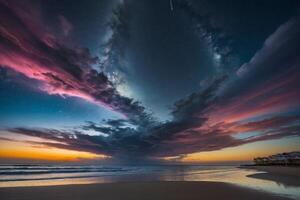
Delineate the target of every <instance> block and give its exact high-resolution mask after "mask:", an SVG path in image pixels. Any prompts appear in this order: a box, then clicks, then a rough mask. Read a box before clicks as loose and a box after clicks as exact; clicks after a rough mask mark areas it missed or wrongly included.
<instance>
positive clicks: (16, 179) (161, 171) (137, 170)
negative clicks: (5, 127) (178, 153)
mask: <svg viewBox="0 0 300 200" xmlns="http://www.w3.org/2000/svg"><path fill="white" fill-rule="evenodd" d="M253 173H257V171H255V170H250V169H239V168H236V167H232V166H139V167H137V166H135V167H133V166H122V167H103V166H59V167H58V166H21V167H20V166H0V187H17V186H41V185H66V184H91V183H109V182H120V181H215V182H226V183H231V184H235V185H239V186H242V187H248V188H252V189H257V190H262V191H266V192H270V193H273V194H276V195H281V196H288V197H292V198H294V199H300V187H287V186H285V185H282V184H277V183H276V182H274V181H269V180H261V179H256V178H250V177H247V175H250V174H253ZM260 173H261V172H260Z"/></svg>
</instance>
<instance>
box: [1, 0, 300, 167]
mask: <svg viewBox="0 0 300 200" xmlns="http://www.w3.org/2000/svg"><path fill="white" fill-rule="evenodd" d="M299 14H300V2H299V1H298V0H286V1H282V0H251V1H240V0H227V1H222V0H199V1H198V0H197V1H196V0H127V1H126V0H102V1H96V0H88V1H73V0H60V1H53V0H49V1H48V0H43V1H36V0H32V1H25V0H20V1H17V0H16V1H13V0H0V160H1V162H8V161H20V160H21V161H24V160H27V161H30V162H31V161H32V162H33V161H37V160H44V161H45V160H46V161H85V160H88V161H93V162H94V161H97V162H98V161H100V162H101V161H112V160H113V161H122V162H138V161H141V162H151V161H153V162H154V161H155V162H168V161H170V162H173V161H174V162H231V161H238V162H242V161H249V160H251V159H252V158H253V157H255V156H262V155H269V154H272V153H279V152H284V151H296V150H300V137H299V136H300V90H299V86H300V56H299V52H300V16H299Z"/></svg>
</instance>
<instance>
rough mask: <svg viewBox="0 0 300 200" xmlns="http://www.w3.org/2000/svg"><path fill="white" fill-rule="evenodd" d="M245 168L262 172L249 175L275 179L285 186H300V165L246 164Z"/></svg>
mask: <svg viewBox="0 0 300 200" xmlns="http://www.w3.org/2000/svg"><path fill="white" fill-rule="evenodd" d="M243 168H248V169H255V170H258V171H260V172H266V173H254V174H250V175H248V177H252V178H258V179H264V180H270V181H275V182H276V183H278V184H283V185H285V186H294V187H300V167H289V166H246V167H243Z"/></svg>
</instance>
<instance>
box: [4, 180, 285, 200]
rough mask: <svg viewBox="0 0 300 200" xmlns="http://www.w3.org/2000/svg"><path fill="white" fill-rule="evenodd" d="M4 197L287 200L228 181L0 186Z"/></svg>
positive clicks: (26, 199) (28, 199) (22, 199)
mask: <svg viewBox="0 0 300 200" xmlns="http://www.w3.org/2000/svg"><path fill="white" fill-rule="evenodd" d="M0 197H1V198H2V199H5V200H35V199H36V200H39V199H43V200H50V199H55V200H69V199H70V200H71V199H72V200H80V199H85V200H96V199H99V197H101V199H104V200H106V199H107V200H119V199H122V200H140V199H144V200H150V199H152V200H153V199H164V200H165V199H166V200H168V199H170V200H171V199H172V200H176V199H178V200H179V199H180V200H196V199H197V200H198V199H199V197H201V199H211V200H219V199H230V200H240V199H243V200H252V199H264V200H271V199H272V200H273V199H274V200H288V199H289V198H287V197H279V196H276V195H274V194H270V193H266V192H263V191H258V190H253V189H248V188H244V187H240V186H236V185H233V184H229V183H221V182H205V181H154V182H117V183H102V184H86V185H63V186H35V187H11V188H0Z"/></svg>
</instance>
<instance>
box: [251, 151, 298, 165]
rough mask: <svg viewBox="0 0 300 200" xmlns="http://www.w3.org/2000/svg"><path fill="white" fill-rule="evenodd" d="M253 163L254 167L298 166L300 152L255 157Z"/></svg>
mask: <svg viewBox="0 0 300 200" xmlns="http://www.w3.org/2000/svg"><path fill="white" fill-rule="evenodd" d="M253 161H254V163H255V164H256V165H300V152H299V151H294V152H288V153H279V154H275V155H271V156H268V157H257V158H254V159H253Z"/></svg>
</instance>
